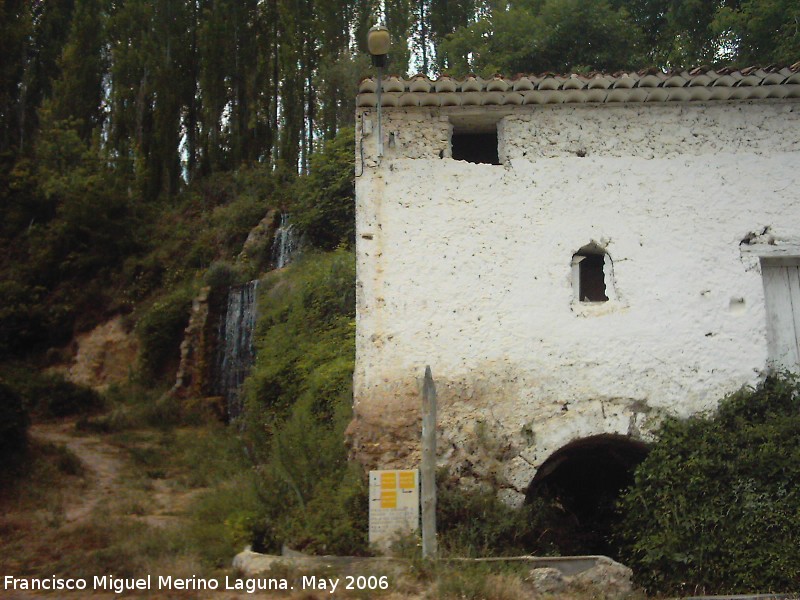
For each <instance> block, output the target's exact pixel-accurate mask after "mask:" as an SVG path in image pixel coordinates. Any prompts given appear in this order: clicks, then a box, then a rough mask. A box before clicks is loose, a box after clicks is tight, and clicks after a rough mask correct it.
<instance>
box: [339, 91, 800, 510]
mask: <svg viewBox="0 0 800 600" xmlns="http://www.w3.org/2000/svg"><path fill="white" fill-rule="evenodd" d="M486 93H487V94H488V91H487V92H486ZM587 93H589V92H588V91H587ZM435 94H436V92H430V93H428V94H427V96H425V97H424V98H425V100H426V101H427V100H430V101H434V100H437V99H438V100H440V102H439V103H438V104H435V105H433V106H431V105H425V106H423V105H417V106H406V105H403V104H397V105H396V106H386V107H385V110H384V112H383V119H384V120H383V131H384V134H385V136H386V140H385V144H384V147H385V153H384V155H383V156H382V157H380V158H379V157H377V154H376V147H377V145H376V140H375V135H376V133H377V126H376V121H375V119H376V114H375V110H374V108H373V107H371V106H367V105H364V106H366V108H364V109H361V110H360V111H359V113H358V115H357V117H358V118H357V120H356V121H357V132H356V135H357V140H356V143H357V147H362V146H361V144H362V143H363V148H364V152H363V154H359V158H358V161H359V164H357V166H356V172H357V173H358V172H360V170H361V169H362V167H363V174H361V175H360V176H359V177H357V178H356V227H357V234H356V246H357V248H356V259H357V319H356V323H357V333H356V366H355V374H354V396H355V399H354V406H355V417H354V420H353V422H352V423H351V425H350V427H349V429H348V439H349V440H350V443H351V447H352V449H353V455H354V456H355V457H357V458H358V459H359V460H360V461H361V462H362V463H363V464H364V465H366V466H368V467H370V468H376V467H378V468H411V467H414V466H416V465H417V464H418V458H419V442H418V440H419V422H420V421H419V420H420V414H419V406H420V386H421V382H422V376H423V373H424V370H425V366H426V365H430V367H431V369H432V372H433V377H434V380H435V382H436V386H437V391H438V398H439V432H440V436H439V443H440V453H439V456H440V458H441V460H442V461H443V462H446V463H447V465H448V466H449V467H450V468H451V470H464V471H465V472H469V476H470V477H474V478H476V479H482V480H483V481H486V482H487V483H490V484H492V485H496V484H497V483H498V482H499V485H500V487H501V488H503V489H506V490H509V491H508V492H507V493H506V496H507V499H508V500H509V501H511V502H512V503H518V502H520V501H521V500H522V499H523V498H524V494H525V493H526V491H527V489H528V486H529V485H530V483H531V481H532V479H533V478H534V476H535V475H536V473H537V472H538V470H539V469H540V467H542V465H543V464H544V463H545V462H546V461H547V460H548V459H549V458H550V457H551V456H553V455H554V453H556V452H558V451H559V450H560V449H562V448H564V447H565V446H567V445H568V444H571V443H574V442H577V441H581V440H586V439H589V438H599V437H603V436H613V437H618V438H624V439H629V440H634V441H639V440H644V441H647V440H648V439H649V435H650V432H651V431H652V430H653V429H654V428H655V427H656V426H657V425H658V423H659V422H660V420H661V419H662V418H663V416H664V415H667V414H671V415H676V416H688V415H691V414H694V413H697V412H703V411H708V410H711V409H713V408H714V407H715V406H716V403H717V402H718V400H719V399H720V398H722V397H724V396H725V395H726V394H728V393H730V392H732V391H735V390H736V389H738V388H740V387H741V386H743V385H746V384H753V383H756V382H757V381H758V380H759V379H760V378H761V377H762V376H763V373H764V371H765V369H766V368H767V367H768V365H769V364H770V363H769V360H770V351H769V344H768V341H767V330H766V322H767V318H766V315H767V308H768V307H767V304H766V301H765V293H764V281H763V280H762V263H763V260H770V259H769V257H770V256H772V255H771V254H770V253H774V252H778V251H780V252H784V253H787V256H788V255H793V254H795V255H797V256H800V226H798V223H800V204H798V203H797V193H796V190H797V189H798V187H800V151H798V150H800V146H798V141H797V140H798V139H800V110H798V108H800V99H797V98H791V99H790V98H787V99H785V100H764V101H758V100H748V101H742V102H738V101H733V100H731V101H727V102H708V103H706V102H682V101H675V102H660V101H653V102H646V103H643V102H630V103H627V102H610V103H607V104H594V105H592V104H588V103H579V102H576V103H570V101H568V100H564V102H563V103H558V104H547V103H545V104H535V105H534V104H523V105H515V106H511V105H508V104H505V103H501V104H500V105H498V104H496V103H495V100H497V99H496V98H494V96H485V97H484V96H480V97H476V98H472V97H471V96H468V95H464V96H463V100H464V102H466V101H467V100H469V101H470V102H473V101H474V102H473V105H471V106H467V105H460V106H448V105H446V104H445V103H446V102H447V101H448V96H446V95H443V94H442V93H439V95H438V96H436V97H433V96H434V95H435ZM568 95H569V94H568V93H567V92H566V91H565V92H564V94H562V96H563V97H564V98H567V96H568ZM546 96H547V94H544V95H543V96H542V98H545V97H546ZM653 97H654V98H656V96H653ZM414 98H416V96H414V97H412V96H411V95H408V97H406V95H402V94H401V95H400V96H398V100H397V101H398V103H400V102H405V101H408V102H411V101H412V100H414ZM481 98H483V100H485V101H486V102H485V103H484V104H482V100H481ZM501 100H502V99H501ZM497 101H498V102H500V100H497ZM543 101H544V100H543ZM420 102H422V100H420ZM475 103H477V104H475ZM479 104H482V105H479ZM454 132H460V133H459V135H465V136H466V137H469V135H470V134H472V133H474V134H476V135H484V134H486V133H487V132H493V133H494V134H495V135H496V138H495V139H496V142H495V143H496V144H497V147H498V156H499V163H500V164H476V163H473V162H467V161H465V160H455V159H453V158H452V146H453V139H454V135H455V133H454ZM481 139H483V138H481ZM744 173H746V174H747V175H746V177H745V176H743V174H744ZM765 228H767V229H768V231H769V238H768V239H767V238H764V239H760V238H759V237H758V236H756V235H755V234H754V233H753V232H763V231H765ZM765 257H766V258H765ZM590 276H591V277H590ZM592 277H593V279H592ZM587 281H588V282H589V283H587ZM592 281H593V283H591V282H592ZM590 283H591V285H590ZM584 287H585V288H586V290H584ZM594 288H597V289H598V290H601V291H600V292H599V293H598V292H597V290H595V289H594ZM587 298H589V299H587ZM592 298H594V299H592ZM503 486H505V487H503ZM512 492H513V493H512ZM514 494H516V498H514V497H513V496H514Z"/></svg>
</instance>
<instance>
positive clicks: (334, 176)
mask: <svg viewBox="0 0 800 600" xmlns="http://www.w3.org/2000/svg"><path fill="white" fill-rule="evenodd" d="M354 156H355V135H354V132H353V129H350V128H348V129H342V130H341V131H340V132H339V133H338V134H337V136H336V137H335V138H334V139H333V140H330V141H329V142H327V143H326V144H325V147H324V148H323V149H322V152H319V153H317V154H314V155H313V156H312V157H311V171H310V173H309V174H308V175H307V176H305V177H302V178H300V179H298V180H297V186H296V189H297V197H298V202H297V206H296V208H295V211H294V213H293V215H292V220H293V221H294V222H295V223H297V226H298V227H299V228H300V230H301V231H302V232H303V233H304V239H306V240H308V241H309V242H310V243H311V245H312V246H315V247H316V248H321V249H323V250H333V249H334V248H336V246H338V245H339V244H345V245H347V246H350V245H352V243H353V241H354V240H355V171H354V163H353V160H354V159H353V157H354Z"/></svg>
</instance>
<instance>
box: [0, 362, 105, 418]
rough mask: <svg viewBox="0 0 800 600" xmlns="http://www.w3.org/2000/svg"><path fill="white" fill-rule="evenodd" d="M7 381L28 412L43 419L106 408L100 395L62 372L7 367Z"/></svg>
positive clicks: (93, 411)
mask: <svg viewBox="0 0 800 600" xmlns="http://www.w3.org/2000/svg"><path fill="white" fill-rule="evenodd" d="M3 379H4V380H5V383H6V384H7V385H8V386H10V387H11V388H12V389H13V390H14V393H16V394H17V395H19V397H20V398H22V402H23V406H24V408H25V410H26V411H28V412H30V413H31V414H32V415H35V416H37V417H39V418H44V419H52V418H61V417H68V416H75V415H89V414H92V413H95V412H97V411H98V410H99V409H101V408H102V407H103V399H102V398H101V397H100V395H99V394H98V393H97V392H95V391H94V390H93V389H91V388H88V387H85V386H82V385H78V384H76V383H73V382H71V381H68V380H67V379H65V378H64V377H63V376H62V375H61V374H58V373H43V372H41V371H39V370H37V369H33V368H30V367H28V366H26V365H17V366H14V365H5V366H4V369H3Z"/></svg>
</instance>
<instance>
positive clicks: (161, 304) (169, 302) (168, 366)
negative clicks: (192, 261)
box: [136, 285, 194, 379]
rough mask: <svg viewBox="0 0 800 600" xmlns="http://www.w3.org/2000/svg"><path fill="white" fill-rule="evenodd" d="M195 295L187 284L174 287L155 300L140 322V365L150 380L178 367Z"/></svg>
mask: <svg viewBox="0 0 800 600" xmlns="http://www.w3.org/2000/svg"><path fill="white" fill-rule="evenodd" d="M193 295H194V294H193V290H192V288H191V287H190V286H187V285H184V286H181V287H179V288H177V289H175V290H173V291H172V292H170V293H168V294H167V295H165V296H162V297H161V298H160V299H159V300H157V301H156V302H154V303H153V304H152V305H151V306H150V308H149V309H148V310H147V311H146V312H145V313H144V314H143V315H142V317H141V318H140V319H139V321H138V323H137V324H136V334H137V335H138V337H139V343H140V352H139V368H140V370H141V374H142V375H143V376H144V377H145V378H146V379H159V378H161V377H163V376H165V375H166V374H167V373H172V372H174V370H175V369H176V368H177V366H178V360H179V358H180V345H181V342H182V341H183V332H184V330H185V329H186V325H188V323H189V315H190V313H191V306H192V297H193Z"/></svg>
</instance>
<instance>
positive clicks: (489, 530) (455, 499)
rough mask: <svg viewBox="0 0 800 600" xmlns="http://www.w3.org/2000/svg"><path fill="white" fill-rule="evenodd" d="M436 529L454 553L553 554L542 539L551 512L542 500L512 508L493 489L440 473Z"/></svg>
mask: <svg viewBox="0 0 800 600" xmlns="http://www.w3.org/2000/svg"><path fill="white" fill-rule="evenodd" d="M436 479H437V486H436V487H437V498H436V528H437V530H438V531H439V545H440V547H441V550H442V552H443V553H444V554H449V555H453V556H472V557H477V556H513V555H520V554H552V553H553V551H554V548H552V547H550V546H549V545H547V544H546V543H542V542H541V541H540V540H541V539H542V537H543V533H545V531H546V525H545V524H546V521H547V516H548V514H549V511H548V509H547V508H546V507H545V506H544V504H543V503H538V502H537V503H530V504H525V505H524V506H522V507H521V508H518V509H517V508H511V507H510V506H508V505H506V504H504V503H503V502H501V501H500V500H499V499H498V498H497V494H496V493H495V492H494V491H493V490H483V489H480V488H472V489H466V488H464V487H461V486H459V485H458V483H457V481H455V480H454V479H451V478H448V476H447V473H446V472H440V473H439V474H438V475H437V478H436Z"/></svg>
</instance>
